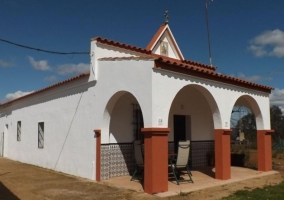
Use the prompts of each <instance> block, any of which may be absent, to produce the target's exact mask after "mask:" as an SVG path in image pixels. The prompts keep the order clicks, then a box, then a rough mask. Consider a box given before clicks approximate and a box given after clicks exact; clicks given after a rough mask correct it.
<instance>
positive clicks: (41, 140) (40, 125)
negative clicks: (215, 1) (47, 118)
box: [38, 122, 44, 149]
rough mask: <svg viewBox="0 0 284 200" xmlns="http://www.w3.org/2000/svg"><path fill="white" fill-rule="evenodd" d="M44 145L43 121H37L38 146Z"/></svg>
mask: <svg viewBox="0 0 284 200" xmlns="http://www.w3.org/2000/svg"><path fill="white" fill-rule="evenodd" d="M43 147H44V122H39V123H38V148H41V149H42V148H43Z"/></svg>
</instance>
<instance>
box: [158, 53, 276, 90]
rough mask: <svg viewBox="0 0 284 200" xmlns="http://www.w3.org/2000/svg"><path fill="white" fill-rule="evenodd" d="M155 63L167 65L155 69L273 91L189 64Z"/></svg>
mask: <svg viewBox="0 0 284 200" xmlns="http://www.w3.org/2000/svg"><path fill="white" fill-rule="evenodd" d="M156 62H158V63H162V64H166V65H167V66H164V65H159V64H156V67H157V68H164V69H168V70H171V71H177V72H180V73H185V74H190V75H194V76H200V77H204V78H207V79H216V80H217V81H219V82H224V83H230V84H234V85H239V86H242V87H246V88H252V89H256V90H260V91H264V92H269V93H270V92H271V90H274V88H272V87H269V86H265V85H261V84H257V83H253V82H250V81H246V80H243V79H239V78H236V77H232V76H227V75H224V74H221V73H217V72H215V71H212V70H209V69H205V68H200V67H196V66H194V65H191V64H186V63H184V64H181V63H177V62H174V61H172V60H169V59H164V58H162V57H160V58H159V59H157V60H156ZM180 69H181V70H180ZM204 75H205V76H204Z"/></svg>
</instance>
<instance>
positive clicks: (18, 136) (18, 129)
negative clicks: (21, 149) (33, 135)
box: [17, 121, 22, 141]
mask: <svg viewBox="0 0 284 200" xmlns="http://www.w3.org/2000/svg"><path fill="white" fill-rule="evenodd" d="M21 135H22V125H21V121H18V122H17V141H21Z"/></svg>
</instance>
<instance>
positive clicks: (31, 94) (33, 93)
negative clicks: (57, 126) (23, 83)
mask: <svg viewBox="0 0 284 200" xmlns="http://www.w3.org/2000/svg"><path fill="white" fill-rule="evenodd" d="M89 75H90V73H84V74H80V75H78V76H75V77H72V78H70V79H67V80H64V81H61V82H59V83H56V84H54V85H50V86H48V87H46V88H43V89H40V90H38V91H35V92H32V93H30V94H27V95H25V96H22V97H19V98H17V99H13V100H11V101H8V102H6V103H3V104H0V105H1V107H2V106H5V105H8V104H10V103H13V102H15V101H19V100H22V99H24V98H27V97H30V96H33V95H35V94H39V93H41V92H44V91H47V90H49V89H52V88H55V87H57V86H60V85H64V84H66V83H70V82H72V81H75V80H77V79H80V78H83V77H86V76H89Z"/></svg>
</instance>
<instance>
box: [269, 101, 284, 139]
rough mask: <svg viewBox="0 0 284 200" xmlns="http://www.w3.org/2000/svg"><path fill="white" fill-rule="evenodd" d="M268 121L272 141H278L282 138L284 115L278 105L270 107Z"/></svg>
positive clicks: (283, 134) (283, 133) (283, 135)
mask: <svg viewBox="0 0 284 200" xmlns="http://www.w3.org/2000/svg"><path fill="white" fill-rule="evenodd" d="M270 121H271V129H273V130H274V133H272V141H273V142H280V141H281V140H283V139H284V116H283V113H282V111H281V109H280V108H279V107H278V106H272V107H271V108H270Z"/></svg>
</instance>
